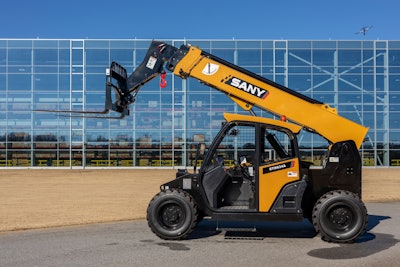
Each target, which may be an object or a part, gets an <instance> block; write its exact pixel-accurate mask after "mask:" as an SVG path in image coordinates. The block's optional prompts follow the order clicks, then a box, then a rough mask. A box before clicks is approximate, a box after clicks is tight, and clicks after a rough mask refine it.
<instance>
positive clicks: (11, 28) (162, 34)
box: [0, 0, 400, 40]
mask: <svg viewBox="0 0 400 267" xmlns="http://www.w3.org/2000/svg"><path fill="white" fill-rule="evenodd" d="M1 11H2V12H1V16H0V23H1V25H2V26H1V28H0V38H37V37H39V38H66V39H71V38H78V39H79V38H93V39H98V38H106V39H109V38H110V39H117V38H122V39H132V38H137V39H171V38H173V39H183V38H186V39H209V38H213V39H232V38H235V39H266V40H271V39H288V40H306V39H313V40H329V39H333V40H337V39H338V40H376V39H380V40H400V16H399V14H400V1H398V0H380V1H376V0H364V1H352V0H346V1H345V0H335V1H321V0H318V1H317V0H309V1H307V0H303V1H299V0H297V1H296V0H281V1H276V0H275V1H273V0H254V1H251V0H247V1H232V0H230V1H229V0H213V1H211V0H203V1H171V0H170V1H151V0H141V1H138V0H131V1H125V0H113V1H112V0H108V1H104V0H95V1H93V0H91V1H86V0H80V1H78V0H68V1H57V0H54V1H49V0H35V1H32V0H24V1H18V0H14V1H3V3H2V4H1ZM371 25H372V26H373V28H372V29H371V30H369V31H368V32H367V33H366V35H365V36H363V35H362V34H355V32H358V31H359V30H360V29H361V28H362V27H363V26H371Z"/></svg>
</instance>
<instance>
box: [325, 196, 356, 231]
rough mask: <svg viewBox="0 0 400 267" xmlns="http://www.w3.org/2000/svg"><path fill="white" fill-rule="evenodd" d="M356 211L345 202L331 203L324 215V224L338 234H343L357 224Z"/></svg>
mask: <svg viewBox="0 0 400 267" xmlns="http://www.w3.org/2000/svg"><path fill="white" fill-rule="evenodd" d="M355 213H356V211H355V210H354V208H352V207H351V206H349V205H346V204H345V203H335V204H333V205H331V206H330V207H329V208H328V209H327V210H326V212H325V214H324V215H325V216H323V218H324V219H323V220H324V224H325V225H326V226H327V227H328V228H329V229H331V230H332V231H333V232H335V233H337V234H343V233H346V232H349V231H351V230H353V228H354V226H355V225H356V224H357V219H356V218H357V216H356V214H355Z"/></svg>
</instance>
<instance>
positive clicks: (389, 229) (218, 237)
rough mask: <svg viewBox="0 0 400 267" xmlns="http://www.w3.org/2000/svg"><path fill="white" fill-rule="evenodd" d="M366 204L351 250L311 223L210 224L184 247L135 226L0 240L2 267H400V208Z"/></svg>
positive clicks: (7, 235)
mask: <svg viewBox="0 0 400 267" xmlns="http://www.w3.org/2000/svg"><path fill="white" fill-rule="evenodd" d="M366 205H367V209H368V214H369V217H368V219H369V223H368V232H367V233H366V234H364V235H363V236H362V237H361V238H360V239H359V240H358V242H356V243H353V244H335V243H327V242H324V241H322V240H321V239H320V238H319V236H316V234H315V232H314V229H313V227H312V225H311V224H310V223H309V222H308V221H304V222H300V223H257V224H252V223H249V224H245V223H242V224H238V223H227V222H218V223H217V222H214V221H210V220H207V219H206V220H203V221H202V222H201V223H200V224H199V225H198V227H197V228H196V230H195V231H194V232H193V234H192V235H191V236H190V237H189V238H188V239H187V240H183V241H165V240H162V239H159V238H158V237H156V236H155V235H154V234H153V233H152V232H151V231H150V229H149V228H148V227H147V223H146V221H144V220H136V221H124V222H115V223H102V224H91V225H83V226H70V227H57V228H49V229H39V230H26V231H15V232H3V233H0V266H30V267H31V266H241V267H243V266H246V265H247V266H296V267H298V266H379V267H384V266H398V264H399V260H400V245H399V240H400V223H399V222H400V202H386V203H366ZM227 227H229V228H233V227H239V228H247V229H248V231H233V230H221V228H224V229H227ZM254 229H256V230H255V231H252V230H254ZM242 230H243V229H242Z"/></svg>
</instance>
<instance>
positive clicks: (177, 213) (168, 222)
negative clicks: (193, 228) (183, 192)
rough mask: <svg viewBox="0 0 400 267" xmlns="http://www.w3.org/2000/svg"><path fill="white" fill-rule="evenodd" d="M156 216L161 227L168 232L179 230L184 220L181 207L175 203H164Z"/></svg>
mask: <svg viewBox="0 0 400 267" xmlns="http://www.w3.org/2000/svg"><path fill="white" fill-rule="evenodd" d="M158 214H159V219H160V220H159V221H160V223H161V226H162V227H163V228H165V229H168V230H174V229H177V228H179V227H180V226H182V224H183V223H184V222H185V218H186V216H185V212H184V210H183V208H182V206H181V205H179V204H178V203H175V202H168V203H165V204H164V205H163V206H161V207H160V209H159V213H158Z"/></svg>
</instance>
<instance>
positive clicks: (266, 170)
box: [258, 158, 300, 212]
mask: <svg viewBox="0 0 400 267" xmlns="http://www.w3.org/2000/svg"><path fill="white" fill-rule="evenodd" d="M299 179H300V170H299V160H298V159H297V158H295V159H289V160H285V161H281V162H277V163H273V164H269V165H264V166H260V167H259V186H260V187H259V203H258V204H259V211H260V212H271V210H270V209H271V206H272V205H273V204H274V201H275V199H276V198H277V197H278V195H279V193H280V191H281V190H282V188H283V187H284V186H285V185H286V184H288V183H290V182H294V181H297V180H299Z"/></svg>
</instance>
